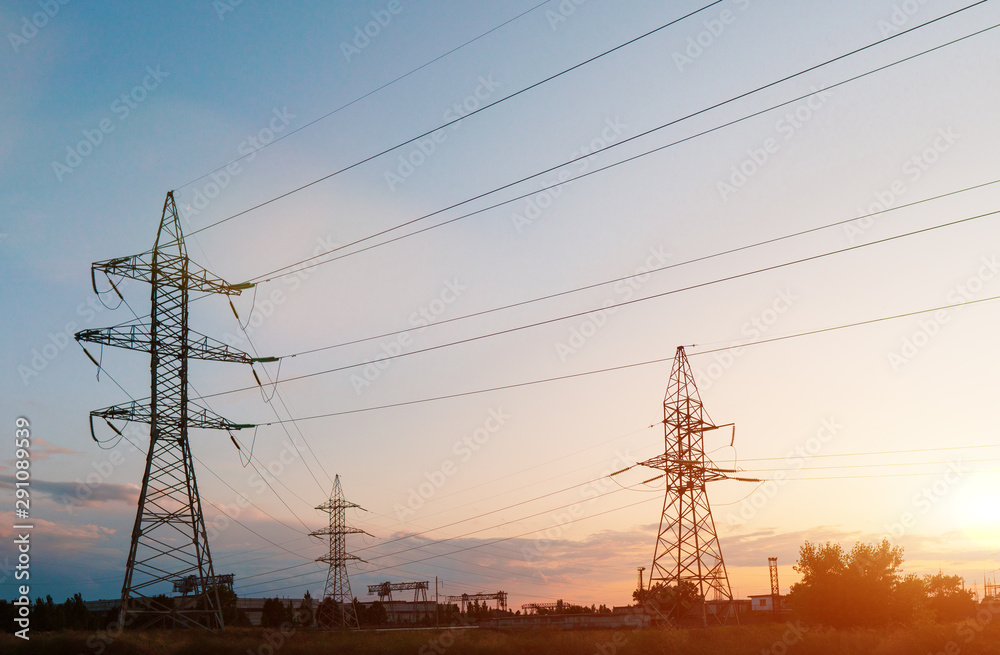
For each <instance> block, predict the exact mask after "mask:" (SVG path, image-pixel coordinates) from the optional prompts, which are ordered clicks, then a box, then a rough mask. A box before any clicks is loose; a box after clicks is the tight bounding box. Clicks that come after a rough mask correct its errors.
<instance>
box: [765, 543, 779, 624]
mask: <svg viewBox="0 0 1000 655" xmlns="http://www.w3.org/2000/svg"><path fill="white" fill-rule="evenodd" d="M767 572H768V573H769V574H770V575H771V611H772V612H774V613H775V614H777V613H778V609H779V605H780V604H781V587H779V586H778V558H777V557H768V558H767Z"/></svg>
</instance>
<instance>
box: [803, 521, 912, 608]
mask: <svg viewBox="0 0 1000 655" xmlns="http://www.w3.org/2000/svg"><path fill="white" fill-rule="evenodd" d="M902 564H903V549H902V547H900V546H891V545H890V544H889V540H888V539H883V540H882V542H881V543H879V544H865V543H861V542H858V543H856V544H855V545H854V548H852V549H851V551H850V552H849V553H845V552H844V551H843V549H842V548H841V547H840V545H839V544H832V543H829V542H827V543H826V544H825V545H822V546H820V545H817V544H813V543H810V542H808V541H807V542H806V543H805V544H804V545H803V546H802V547H801V548H800V549H799V559H798V562H797V564H796V565H795V567H794V568H795V570H796V571H798V572H799V573H800V574H801V575H802V581H801V582H799V583H797V584H794V585H792V588H791V593H790V594H789V602H790V603H791V604H792V607H793V608H794V609H795V610H796V611H797V612H798V613H799V614H800V615H801V616H802V618H804V619H805V620H807V621H810V622H813V623H822V624H826V625H831V626H835V627H842V626H879V625H885V624H887V623H889V622H890V621H892V620H894V619H895V618H896V616H895V615H896V614H898V613H899V612H900V611H901V607H900V605H899V602H898V601H899V599H898V598H897V596H896V592H897V589H899V588H900V585H901V583H903V582H904V579H903V577H902V573H901V567H902ZM912 587H913V584H912V582H911V583H908V585H907V587H906V589H908V590H909V591H911V592H912Z"/></svg>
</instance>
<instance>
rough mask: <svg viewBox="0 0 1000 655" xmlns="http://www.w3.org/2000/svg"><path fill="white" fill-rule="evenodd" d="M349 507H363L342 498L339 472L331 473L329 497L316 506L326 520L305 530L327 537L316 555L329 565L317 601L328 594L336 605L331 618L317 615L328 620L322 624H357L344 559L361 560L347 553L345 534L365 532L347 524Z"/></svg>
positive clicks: (352, 626) (344, 625) (355, 628)
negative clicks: (325, 550) (327, 544)
mask: <svg viewBox="0 0 1000 655" xmlns="http://www.w3.org/2000/svg"><path fill="white" fill-rule="evenodd" d="M351 507H357V508H358V509H360V510H364V508H363V507H361V506H360V505H357V504H355V503H350V502H348V501H346V500H345V499H344V490H343V489H341V487H340V475H335V476H334V478H333V491H332V492H330V499H329V500H327V501H326V502H325V503H323V504H322V505H320V506H318V507H317V508H316V509H318V510H321V511H324V512H326V513H327V514H329V515H330V521H329V523H328V524H327V527H325V528H322V529H320V530H316V531H315V532H310V533H309V536H311V537H329V538H330V550H329V552H328V553H327V554H326V555H322V556H320V557H317V558H316V561H317V562H326V563H327V564H329V565H330V568H329V569H328V570H327V574H326V587H325V588H324V590H323V598H322V599H321V601H325V600H326V599H327V598H329V599H331V600H332V601H333V602H334V604H335V607H336V610H335V615H334V617H333V619H334V620H333V621H330V620H329V619H330V617H320V618H321V623H322V622H323V621H327V622H328V624H327V625H325V626H323V627H338V628H352V629H354V630H357V629H358V628H359V627H360V626H359V625H358V615H357V613H356V612H355V611H354V594H352V593H351V580H350V578H349V577H348V576H347V562H348V561H351V560H356V561H359V562H363V561H364V560H362V559H361V558H360V557H356V556H355V555H350V554H348V553H347V544H346V539H345V536H346V535H349V534H368V533H367V532H365V531H364V530H361V529H359V528H351V527H348V525H347V517H346V511H347V509H348V508H351ZM334 624H336V625H334Z"/></svg>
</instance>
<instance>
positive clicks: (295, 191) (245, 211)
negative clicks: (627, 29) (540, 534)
mask: <svg viewBox="0 0 1000 655" xmlns="http://www.w3.org/2000/svg"><path fill="white" fill-rule="evenodd" d="M720 2H722V0H715V1H714V2H711V3H709V4H707V5H705V6H704V7H702V8H700V9H696V10H695V11H692V12H690V13H688V14H685V15H684V16H681V17H680V18H676V19H674V20H672V21H670V22H669V23H666V24H664V25H661V26H660V27H657V28H656V29H653V30H650V31H649V32H646V33H645V34H641V35H639V36H637V37H635V38H632V39H629V40H628V41H626V42H625V43H622V44H620V45H617V46H615V47H613V48H611V49H610V50H606V51H604V52H602V53H601V54H599V55H594V56H593V57H591V58H589V59H587V60H585V61H582V62H580V63H579V64H575V65H573V66H571V67H569V68H567V69H565V70H562V71H560V72H558V73H556V74H555V75H550V76H549V77H546V78H545V79H543V80H541V81H539V82H535V83H534V84H531V85H529V86H526V87H524V88H523V89H520V90H518V91H515V92H513V93H511V94H510V95H507V96H504V97H503V98H500V99H499V100H496V101H495V102H491V103H489V104H488V105H483V106H482V107H479V108H477V109H476V110H474V111H470V112H469V113H467V114H465V115H464V116H459V117H458V118H456V119H454V120H451V121H448V122H447V123H444V124H442V125H439V126H437V127H435V128H433V129H430V130H428V131H426V132H424V133H422V134H418V135H417V136H415V137H413V138H412V139H408V140H406V141H403V142H402V143H398V144H396V145H394V146H392V147H391V148H386V149H385V150H382V151H381V152H378V153H376V154H374V155H370V156H368V157H365V158H364V159H362V160H360V161H357V162H355V163H353V164H350V165H349V166H345V167H344V168H341V169H339V170H336V171H334V172H332V173H329V174H327V175H324V176H323V177H320V178H318V179H316V180H313V181H312V182H309V183H307V184H303V185H302V186H300V187H297V188H295V189H292V190H291V191H286V192H285V193H283V194H281V195H278V196H275V197H273V198H271V199H270V200H266V201H264V202H262V203H259V204H257V205H254V206H253V207H250V208H249V209H244V210H243V211H241V212H238V213H236V214H233V215H232V216H228V217H226V218H223V219H221V220H218V221H216V222H214V223H210V224H209V225H206V226H205V227H203V228H200V229H197V230H195V231H194V232H192V233H191V236H193V235H195V234H198V233H199V232H204V231H205V230H208V229H211V228H213V227H215V226H217V225H221V224H222V223H225V222H227V221H231V220H232V219H234V218H237V217H238V216H242V215H244V214H247V213H249V212H252V211H254V210H256V209H260V208H261V207H264V206H266V205H269V204H271V203H272V202H275V201H277V200H281V199H282V198H287V197H288V196H290V195H292V194H293V193H298V192H299V191H302V190H303V189H308V188H309V187H311V186H313V185H315V184H318V183H320V182H322V181H324V180H328V179H330V178H331V177H334V176H335V175H340V174H341V173H344V172H347V171H349V170H351V169H354V168H357V167H358V166H361V165H362V164H365V163H367V162H370V161H371V160H373V159H376V158H378V157H381V156H382V155H385V154H388V153H390V152H392V151H393V150H397V149H399V148H402V147H403V146H405V145H408V144H411V143H414V142H415V141H418V140H419V139H422V138H424V137H425V136H429V135H431V134H433V133H434V132H437V131H438V130H441V129H444V128H446V127H448V126H450V125H454V124H455V123H458V122H459V121H462V120H465V119H466V118H469V117H470V116H473V115H475V114H478V113H480V112H482V111H485V110H487V109H489V108H490V107H495V106H496V105H499V104H500V103H502V102H505V101H507V100H510V99H511V98H515V97H517V96H519V95H521V94H522V93H525V92H527V91H530V90H531V89H534V88H536V87H538V86H541V85H542V84H545V83H546V82H550V81H552V80H554V79H556V78H557V77H561V76H563V75H565V74H567V73H569V72H572V71H574V70H576V69H578V68H580V67H582V66H586V65H587V64H589V63H592V62H594V61H597V60H598V59H600V58H601V57H604V56H607V55H609V54H611V53H613V52H615V51H617V50H621V49H622V48H625V47H627V46H629V45H632V44H633V43H635V42H637V41H640V40H642V39H644V38H646V37H648V36H651V35H653V34H656V33H657V32H659V31H661V30H664V29H666V28H668V27H670V26H671V25H675V24H676V23H679V22H681V21H682V20H684V19H686V18H689V17H691V16H694V15H695V14H697V13H699V12H701V11H704V10H705V9H708V8H709V7H712V6H713V5H717V4H719V3H720ZM980 2H986V0H980ZM976 4H979V3H976ZM972 6H975V5H970V7H972ZM911 29H913V28H911ZM907 31H909V30H907ZM896 36H898V35H896ZM890 38H892V37H890ZM394 229H395V228H394ZM373 236H378V235H373ZM368 238H371V237H368Z"/></svg>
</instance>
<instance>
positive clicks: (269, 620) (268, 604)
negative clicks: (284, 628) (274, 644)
mask: <svg viewBox="0 0 1000 655" xmlns="http://www.w3.org/2000/svg"><path fill="white" fill-rule="evenodd" d="M290 620H291V616H290V612H289V611H288V608H287V607H285V606H284V604H282V602H281V601H280V600H278V599H277V598H268V599H267V600H265V601H264V606H263V608H262V611H261V616H260V624H261V625H262V626H264V627H265V628H280V627H281V624H282V623H285V622H286V621H290Z"/></svg>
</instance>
